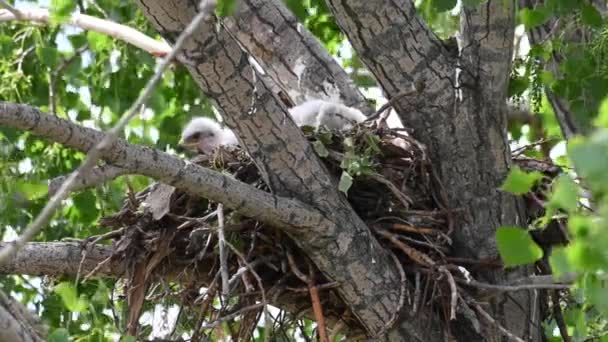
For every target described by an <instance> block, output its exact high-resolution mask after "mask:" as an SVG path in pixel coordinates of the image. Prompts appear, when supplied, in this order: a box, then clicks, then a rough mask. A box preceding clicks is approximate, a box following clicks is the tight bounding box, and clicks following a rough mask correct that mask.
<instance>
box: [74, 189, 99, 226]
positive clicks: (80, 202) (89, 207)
mask: <svg viewBox="0 0 608 342" xmlns="http://www.w3.org/2000/svg"><path fill="white" fill-rule="evenodd" d="M96 201H97V198H95V195H94V194H93V192H92V191H91V190H86V191H83V192H81V193H79V194H77V195H75V196H74V207H75V208H76V210H78V213H79V217H80V219H81V220H82V222H83V223H85V224H88V223H92V222H93V221H95V220H96V219H97V217H98V216H99V210H98V209H97V207H96V206H95V203H96Z"/></svg>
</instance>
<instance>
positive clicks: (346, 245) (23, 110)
mask: <svg viewBox="0 0 608 342" xmlns="http://www.w3.org/2000/svg"><path fill="white" fill-rule="evenodd" d="M0 125H3V126H9V127H14V128H18V129H24V130H28V131H30V132H31V133H33V134H36V135H39V136H42V137H44V138H48V139H50V140H52V141H57V142H60V143H62V144H64V145H65V146H68V147H72V148H76V149H79V150H81V151H85V152H86V151H88V150H89V149H90V148H91V147H92V146H93V145H94V144H95V143H96V142H97V141H100V140H102V139H103V136H104V134H103V133H101V132H98V131H95V130H93V129H89V128H84V127H81V126H78V125H76V124H74V123H72V122H69V121H67V120H63V119H60V118H57V117H55V116H51V115H48V114H43V113H41V112H39V111H38V110H37V109H35V108H32V107H29V106H25V105H16V104H7V103H2V104H0ZM101 157H102V158H104V159H105V160H106V161H107V162H110V163H112V164H113V165H116V166H118V167H122V168H125V169H127V170H129V171H130V173H134V174H141V175H145V176H148V177H152V178H154V179H157V180H159V181H162V182H165V183H167V184H171V185H173V186H175V187H177V188H180V189H183V190H185V191H187V192H189V193H191V194H194V195H197V196H201V197H205V198H209V199H211V200H214V201H217V202H222V203H223V204H224V205H225V206H226V207H230V208H233V209H236V210H238V211H240V212H241V213H243V214H244V215H246V216H249V217H253V218H255V219H258V220H260V221H261V222H265V223H267V224H269V225H272V226H276V227H278V228H281V229H284V230H285V231H286V232H287V233H288V234H289V235H291V236H313V237H314V238H320V239H321V240H320V243H322V245H320V246H321V247H319V249H318V250H315V251H310V250H311V249H312V248H314V247H310V246H308V245H305V247H306V248H305V250H307V251H310V253H311V255H313V260H315V259H316V260H319V259H321V260H326V259H327V261H325V262H324V263H320V265H321V266H320V268H321V269H323V270H324V271H325V272H326V275H328V277H329V279H332V280H336V281H338V282H340V284H342V285H343V287H344V288H345V291H350V293H349V295H350V296H352V297H353V298H358V300H359V302H357V305H359V306H361V308H360V307H359V306H355V308H356V309H359V310H361V312H360V313H362V314H364V315H367V316H370V317H371V318H370V319H373V318H376V319H378V320H382V319H384V320H389V319H391V315H393V314H394V311H393V310H395V309H394V306H393V305H394V303H398V300H399V299H398V298H399V295H400V291H401V286H403V285H404V284H402V280H401V279H400V278H398V277H395V276H393V275H392V273H390V272H389V273H380V274H375V273H374V272H373V271H375V270H377V269H390V268H396V267H397V266H396V265H395V264H394V263H390V264H384V265H381V266H380V265H377V264H378V263H379V260H383V259H384V258H387V256H386V254H384V253H386V252H385V251H384V249H383V248H382V247H381V246H380V245H379V244H377V242H376V241H375V240H370V239H367V238H365V237H364V236H356V235H353V233H349V232H345V231H341V230H339V227H338V226H337V224H335V223H333V221H330V220H329V219H328V218H327V217H326V216H323V215H321V214H319V213H318V212H316V211H314V210H312V209H311V208H310V207H309V206H307V205H305V204H303V203H301V202H299V201H297V200H291V199H286V198H281V197H277V196H275V195H272V194H269V193H266V192H263V191H260V190H258V189H255V188H254V187H252V186H250V185H247V184H244V183H241V182H239V181H236V180H234V179H232V178H229V177H227V176H225V175H223V174H220V173H218V172H214V171H211V170H208V169H205V168H203V167H200V166H198V165H195V164H192V163H189V162H184V161H183V160H181V159H179V158H176V157H173V156H170V155H168V154H166V153H163V152H160V151H156V150H153V149H150V148H148V147H142V146H137V145H130V144H127V143H126V142H125V141H123V140H118V141H116V142H114V143H113V144H112V145H111V146H109V147H108V148H107V149H106V150H104V151H102V154H101ZM347 224H348V223H345V226H342V227H345V228H348V227H349V226H348V225H347ZM308 238H309V239H310V237H308ZM325 239H326V240H325ZM298 242H299V243H302V242H301V241H298ZM313 242H314V240H313ZM308 243H310V242H308ZM326 245H331V246H332V250H331V251H329V252H328V253H327V254H328V255H326V254H323V252H324V251H323V250H322V249H321V248H327V247H325V246H326ZM364 253H366V254H364ZM315 254H316V255H315ZM351 254H357V255H351ZM345 255H346V257H348V259H342V260H346V261H345V262H343V263H340V262H336V260H340V258H345ZM374 257H376V258H377V259H375V260H374V259H372V258H374ZM387 259H388V258H387ZM388 260H390V259H388ZM389 262H392V260H390V261H389ZM374 263H375V264H376V265H377V266H376V265H374ZM329 266H332V267H329ZM328 270H329V271H328ZM330 272H335V273H337V274H336V275H335V276H334V275H333V274H331V273H330ZM338 273H339V274H338ZM367 296H369V297H367ZM366 298H367V299H368V300H370V301H371V300H374V301H375V302H374V303H368V302H366V301H365V299H366ZM372 315H375V316H372ZM367 316H365V317H367ZM384 322H385V321H376V324H378V326H376V327H378V328H379V329H381V328H383V327H384Z"/></svg>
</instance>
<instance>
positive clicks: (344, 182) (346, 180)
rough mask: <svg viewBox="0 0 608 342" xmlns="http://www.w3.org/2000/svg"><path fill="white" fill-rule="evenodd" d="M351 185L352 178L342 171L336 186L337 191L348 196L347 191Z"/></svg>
mask: <svg viewBox="0 0 608 342" xmlns="http://www.w3.org/2000/svg"><path fill="white" fill-rule="evenodd" d="M352 185H353V177H352V176H351V175H349V174H348V172H346V171H342V176H340V183H339V184H338V189H339V190H340V191H342V192H343V193H344V194H346V195H348V189H350V187H351V186H352Z"/></svg>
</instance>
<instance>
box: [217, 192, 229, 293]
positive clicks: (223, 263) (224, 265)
mask: <svg viewBox="0 0 608 342" xmlns="http://www.w3.org/2000/svg"><path fill="white" fill-rule="evenodd" d="M217 222H218V228H217V237H218V243H219V250H220V273H221V277H222V294H223V295H224V296H228V294H229V293H230V285H229V281H230V278H229V275H228V255H227V254H226V250H225V249H226V237H225V236H224V206H223V205H222V204H221V203H220V204H218V205H217Z"/></svg>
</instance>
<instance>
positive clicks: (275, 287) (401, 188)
mask: <svg viewBox="0 0 608 342" xmlns="http://www.w3.org/2000/svg"><path fill="white" fill-rule="evenodd" d="M304 133H305V135H306V136H307V138H308V139H309V141H310V142H311V144H312V146H313V148H314V150H315V152H316V153H317V155H318V156H319V157H321V158H322V160H323V162H324V163H325V165H326V167H327V169H328V170H329V172H330V173H331V174H333V175H334V176H335V177H336V183H337V184H338V187H339V190H340V191H342V192H343V193H344V194H345V195H346V196H347V197H348V201H349V202H350V204H351V205H352V207H353V208H354V210H355V211H356V212H357V214H358V215H359V216H360V217H361V219H363V220H364V221H365V222H366V223H367V224H368V226H369V227H370V229H371V231H372V232H373V233H374V235H375V236H376V238H377V239H378V240H379V241H380V243H381V244H383V245H384V246H385V247H386V248H388V249H390V250H392V251H393V252H394V253H395V255H396V256H397V257H398V258H399V260H400V261H401V262H402V264H403V266H404V269H405V271H406V274H407V277H408V280H410V281H411V283H412V284H416V287H417V289H416V291H417V292H418V290H420V292H421V294H419V297H420V298H419V302H418V303H406V305H409V306H410V307H411V306H412V305H414V306H419V307H421V306H423V305H430V306H431V307H432V308H433V309H435V310H441V311H443V312H444V313H445V312H447V311H449V308H450V298H451V296H452V293H451V292H453V291H451V289H450V286H449V285H450V284H448V282H447V281H446V277H444V276H442V275H441V273H440V272H437V268H438V267H439V266H440V265H443V266H447V268H448V269H452V270H453V269H455V268H457V265H456V263H455V262H454V261H453V260H450V259H451V258H450V257H449V254H450V245H451V239H450V237H449V235H450V233H451V230H452V220H453V217H452V215H453V212H450V211H449V210H447V209H446V204H445V201H444V200H443V198H444V197H443V195H442V188H441V184H440V182H439V181H438V178H437V177H436V176H435V175H434V174H433V171H432V168H431V163H430V162H429V160H428V158H427V156H426V153H425V149H424V146H422V145H421V144H419V143H418V142H417V141H415V140H414V139H412V138H411V137H409V136H408V135H407V134H406V133H405V131H404V130H403V129H388V128H377V127H366V126H363V125H358V126H356V127H355V129H353V130H351V131H348V132H344V133H340V132H335V131H332V132H330V131H326V130H321V131H319V132H315V131H313V130H312V129H311V128H309V127H304ZM514 160H515V162H516V163H517V164H521V165H523V166H522V168H523V169H526V170H538V171H541V172H544V173H547V170H546V169H542V168H544V167H546V165H545V164H543V163H537V162H535V161H533V160H529V159H526V158H520V159H515V158H514ZM192 161H193V162H196V163H199V164H200V165H202V166H205V167H209V168H212V169H215V170H218V171H221V172H224V173H227V174H230V175H232V176H233V177H235V178H237V179H239V180H241V181H243V182H246V183H248V184H252V185H254V186H256V187H257V188H260V189H264V190H266V191H268V188H267V186H266V184H265V183H264V182H263V180H262V179H261V178H260V176H259V174H258V172H257V169H256V167H255V165H254V164H253V163H252V161H251V160H250V159H249V157H248V156H247V155H246V154H245V153H244V152H243V151H241V150H238V149H236V150H231V151H228V150H224V149H219V150H217V151H216V152H215V154H214V155H213V156H210V157H207V156H197V157H195V158H194V159H193V160H192ZM539 169H541V170H539ZM554 171H555V170H552V172H551V174H550V176H551V178H553V177H554V176H555V175H556V174H554ZM218 213H219V214H220V215H221V216H223V221H224V222H223V226H224V231H225V240H226V253H225V254H226V256H225V263H224V264H225V265H227V267H226V268H227V271H228V273H229V275H230V282H229V289H228V294H224V295H223V296H222V293H221V292H222V291H223V289H222V284H221V280H220V272H221V264H222V263H221V262H220V252H219V249H220V248H219V242H218V241H219V239H218V224H219V220H218ZM101 225H102V226H105V227H109V228H111V229H113V231H112V232H111V233H109V234H106V235H105V236H104V238H112V243H113V245H114V247H115V248H114V250H115V252H114V254H113V256H112V258H115V259H119V260H123V262H126V264H127V268H126V273H127V274H126V279H127V280H126V284H125V291H124V292H125V294H126V297H127V301H128V306H129V308H128V310H129V315H128V317H129V318H128V319H129V322H128V326H131V328H132V329H134V330H133V332H134V331H136V330H137V328H136V325H137V320H138V317H139V314H140V313H141V311H142V308H143V305H144V298H145V297H146V296H167V297H171V298H174V299H175V301H174V302H176V303H179V304H180V305H181V307H182V310H181V311H180V312H181V313H180V320H184V319H185V320H186V321H187V323H183V322H182V323H180V324H185V325H186V326H189V327H192V328H193V331H194V336H193V340H197V339H200V336H202V335H201V334H204V331H205V328H213V327H215V326H217V325H219V324H224V323H225V325H224V326H225V327H227V329H228V330H229V331H230V332H231V334H232V335H233V336H236V337H239V339H244V340H248V339H249V338H250V337H251V336H252V333H253V331H254V329H255V328H256V325H257V324H258V321H259V318H260V315H261V313H262V312H263V310H264V306H263V305H260V303H263V301H264V300H266V301H267V302H270V303H272V302H276V300H277V299H278V298H283V299H282V300H280V302H281V303H291V304H290V305H291V306H292V307H290V308H289V311H290V315H288V316H283V317H279V318H276V319H274V320H273V322H272V323H271V324H273V325H274V326H273V327H270V328H271V329H273V330H272V331H275V332H276V331H278V330H280V329H293V327H294V326H295V325H297V324H298V322H297V319H298V318H300V317H302V316H306V317H309V318H310V317H312V313H311V297H310V296H309V292H308V287H307V285H309V284H307V283H305V280H306V279H303V276H304V277H306V278H307V279H308V280H310V281H313V282H314V284H316V286H317V288H318V289H319V294H320V302H321V306H322V308H323V314H324V316H325V318H326V320H327V321H328V322H329V323H330V325H331V323H335V322H336V319H341V320H342V321H343V323H344V324H346V325H347V326H349V327H350V328H353V327H356V326H357V323H356V322H355V321H354V319H353V318H352V317H351V316H350V315H349V314H348V312H347V310H346V309H345V306H344V304H343V303H342V302H341V300H340V299H339V297H338V296H337V294H336V293H335V287H336V286H337V284H335V283H332V282H330V281H328V280H327V279H325V278H324V277H323V275H322V274H321V273H320V272H319V271H318V270H317V269H316V268H315V267H314V266H313V265H312V263H311V262H310V261H308V259H307V258H306V257H305V256H304V255H303V254H302V253H301V252H299V251H298V248H297V247H296V245H295V244H294V243H293V242H292V241H290V239H289V238H288V237H287V236H286V235H285V234H284V233H282V232H281V231H280V230H278V229H275V228H274V227H269V226H266V225H264V224H262V223H259V222H256V221H255V220H253V219H251V218H247V217H244V216H241V215H239V214H238V213H236V212H233V211H231V210H229V209H226V208H223V209H219V210H218V203H214V202H212V201H209V200H207V199H204V198H199V197H193V196H191V195H189V194H188V193H186V192H184V191H182V190H179V189H175V188H173V187H171V186H168V185H165V184H160V183H156V184H153V185H151V186H150V187H148V188H146V189H144V190H142V191H141V192H139V193H137V194H135V193H132V192H130V193H128V196H127V198H126V199H125V204H124V206H123V208H122V210H121V211H119V212H118V213H116V214H114V215H111V216H108V217H105V218H103V219H102V220H101ZM456 229H457V228H456ZM98 240H99V239H98ZM465 266H466V267H467V268H468V269H470V266H471V265H470V264H467V265H465ZM494 266H496V265H494ZM486 267H487V265H486ZM202 275H204V276H202ZM200 278H203V279H213V280H212V281H211V282H205V283H203V282H201V281H200V280H199V279H200ZM169 282H175V283H179V284H181V285H182V286H180V287H179V290H178V291H175V290H174V289H173V290H167V289H169V288H170V287H167V286H164V290H159V288H162V286H160V287H159V285H160V284H164V285H166V284H168V283H169ZM201 287H204V288H207V292H206V294H205V295H201V292H200V288H201ZM418 287H420V288H418ZM458 291H461V289H460V288H459V290H458ZM176 295H177V296H176ZM285 298H287V300H285ZM214 302H215V304H214ZM217 303H219V306H218V305H217ZM133 325H135V327H134V326H133Z"/></svg>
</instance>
